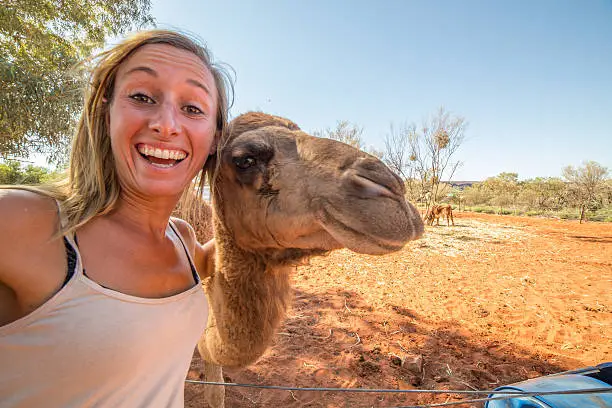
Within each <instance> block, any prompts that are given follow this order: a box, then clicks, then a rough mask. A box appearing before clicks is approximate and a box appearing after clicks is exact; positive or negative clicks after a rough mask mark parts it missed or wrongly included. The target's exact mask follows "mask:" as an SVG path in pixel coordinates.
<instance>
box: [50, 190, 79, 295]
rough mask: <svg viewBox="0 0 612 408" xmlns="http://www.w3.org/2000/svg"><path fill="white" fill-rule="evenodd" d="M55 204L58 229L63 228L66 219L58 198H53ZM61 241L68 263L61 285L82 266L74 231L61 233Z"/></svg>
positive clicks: (76, 273)
mask: <svg viewBox="0 0 612 408" xmlns="http://www.w3.org/2000/svg"><path fill="white" fill-rule="evenodd" d="M55 205H56V206H57V218H58V219H59V225H60V230H63V229H64V228H66V225H67V220H68V219H67V217H66V214H65V213H64V212H63V211H62V204H61V203H60V202H59V200H57V199H55ZM63 241H64V247H65V249H66V261H67V264H68V268H67V269H68V270H67V273H66V279H65V281H64V285H63V286H65V285H66V284H67V283H68V281H69V280H70V279H71V278H72V277H73V276H74V275H78V274H81V273H82V268H81V257H80V256H79V253H78V245H77V242H76V235H75V233H74V232H69V233H65V234H63Z"/></svg>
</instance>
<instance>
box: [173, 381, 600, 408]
mask: <svg viewBox="0 0 612 408" xmlns="http://www.w3.org/2000/svg"><path fill="white" fill-rule="evenodd" d="M185 382H187V383H191V384H203V385H218V386H225V387H242V388H260V389H267V390H282V391H317V392H356V393H364V392H366V393H393V394H468V395H490V394H493V395H495V394H500V395H499V396H491V397H486V398H476V399H470V400H463V401H452V402H443V403H436V404H427V405H410V406H399V407H395V408H423V407H445V406H451V405H461V404H470V403H475V402H486V401H495V400H509V399H512V398H518V397H537V396H544V395H579V394H609V393H612V388H609V387H608V388H589V389H579V390H561V391H542V392H528V391H518V390H498V391H493V390H488V391H487V390H484V391H473V390H395V389H374V388H324V387H288V386H281V385H257V384H239V383H223V382H213V381H198V380H185Z"/></svg>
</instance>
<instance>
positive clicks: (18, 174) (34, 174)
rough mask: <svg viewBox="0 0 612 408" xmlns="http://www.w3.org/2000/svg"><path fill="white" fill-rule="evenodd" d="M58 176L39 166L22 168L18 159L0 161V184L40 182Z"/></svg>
mask: <svg viewBox="0 0 612 408" xmlns="http://www.w3.org/2000/svg"><path fill="white" fill-rule="evenodd" d="M58 176H59V174H58V173H55V172H50V171H49V170H48V169H46V168H44V167H39V166H33V165H31V164H30V165H28V166H26V167H25V168H23V167H22V166H21V165H20V164H19V162H18V161H15V160H10V161H8V162H6V163H0V185H2V184H41V183H46V182H48V181H50V180H52V179H54V178H57V177H58Z"/></svg>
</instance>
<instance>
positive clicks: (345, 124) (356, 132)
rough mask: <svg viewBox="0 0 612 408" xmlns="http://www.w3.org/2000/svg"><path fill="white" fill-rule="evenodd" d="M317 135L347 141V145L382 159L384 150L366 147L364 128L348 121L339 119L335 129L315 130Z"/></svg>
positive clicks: (314, 133)
mask: <svg viewBox="0 0 612 408" xmlns="http://www.w3.org/2000/svg"><path fill="white" fill-rule="evenodd" d="M312 134H313V135H314V136H316V137H323V138H326V139H332V140H336V141H338V142H342V143H346V144H347V145H350V146H353V147H356V148H357V149H359V150H363V151H364V152H366V153H368V154H371V155H372V156H375V157H377V158H379V159H382V157H383V155H384V152H381V151H379V150H376V148H374V147H373V146H368V147H366V146H365V145H364V143H363V139H362V136H363V128H361V127H359V126H357V125H355V124H353V123H351V122H349V121H347V120H339V121H338V122H337V123H336V128H335V129H330V128H327V129H325V130H323V131H321V130H315V131H314V132H313V133H312Z"/></svg>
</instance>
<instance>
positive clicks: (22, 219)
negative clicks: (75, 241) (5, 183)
mask: <svg viewBox="0 0 612 408" xmlns="http://www.w3.org/2000/svg"><path fill="white" fill-rule="evenodd" d="M58 226H59V218H58V208H57V204H56V202H55V200H54V199H53V198H51V197H48V196H46V195H43V194H41V193H37V192H34V191H33V190H24V189H17V188H15V189H0V231H2V234H0V242H2V241H5V240H11V239H15V236H14V235H13V233H18V234H19V236H24V235H30V234H33V235H40V236H41V237H42V236H45V237H46V239H49V238H50V235H49V233H51V235H53V234H54V233H55V232H57V227H58Z"/></svg>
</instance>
